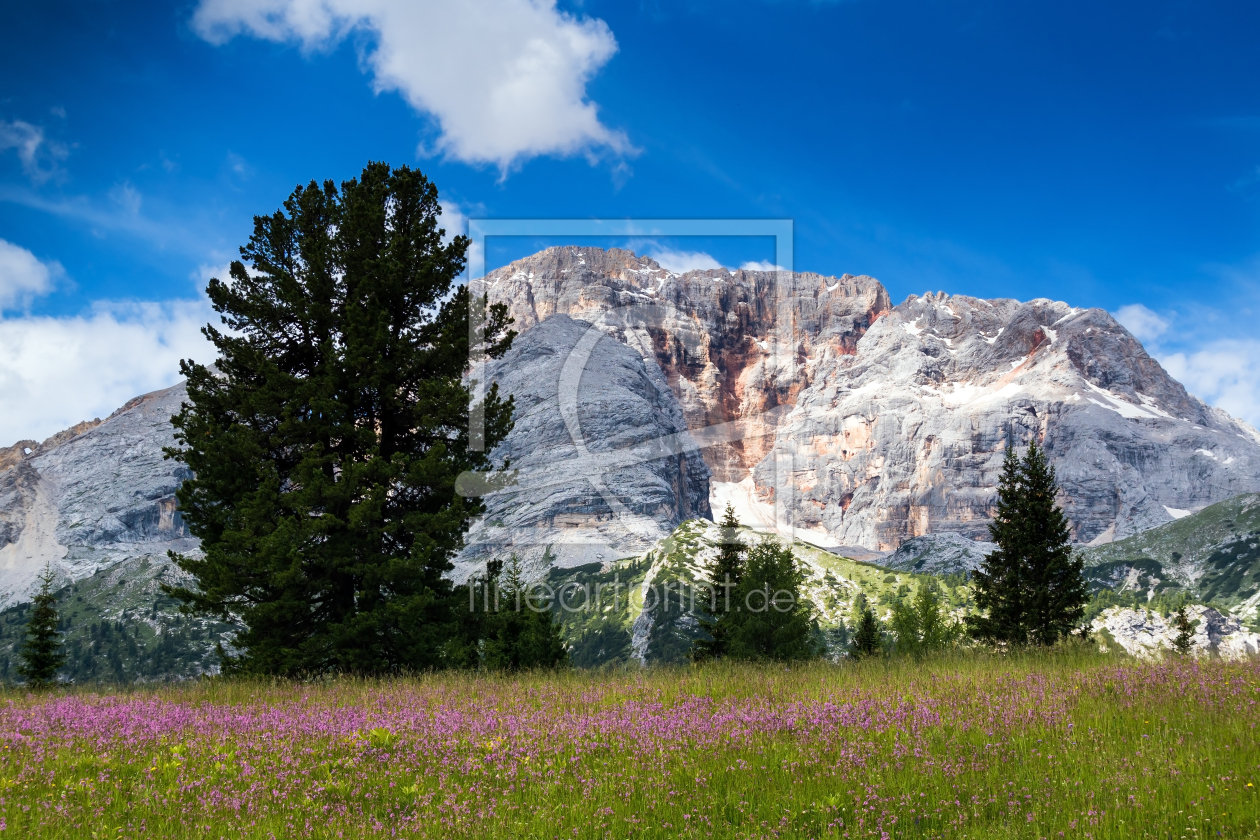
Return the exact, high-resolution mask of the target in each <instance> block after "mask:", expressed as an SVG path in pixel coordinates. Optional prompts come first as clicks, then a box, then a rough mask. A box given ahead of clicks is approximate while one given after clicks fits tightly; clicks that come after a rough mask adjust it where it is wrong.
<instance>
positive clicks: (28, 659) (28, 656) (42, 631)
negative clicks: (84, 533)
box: [17, 567, 66, 688]
mask: <svg viewBox="0 0 1260 840" xmlns="http://www.w3.org/2000/svg"><path fill="white" fill-rule="evenodd" d="M52 583H53V573H52V569H50V568H47V567H45V569H44V572H43V574H41V575H40V576H39V591H38V592H36V593H35V597H34V598H32V599H31V617H30V619H29V620H28V621H27V622H26V640H25V641H24V642H23V643H22V647H21V649H20V650H19V651H18V656H19V657H20V659H21V661H20V662H19V664H18V668H17V671H18V673H19V674H20V675H21V676H22V677H23V678H24V679H25V680H26V684H27V685H29V686H30V687H31V688H46V687H47V686H49V685H50V684H52V683H53V682H54V681H56V679H57V672H58V671H60V670H61V667H62V666H63V665H65V664H66V652H65V650H63V649H62V646H61V631H60V629H59V628H60V623H61V620H60V618H59V617H58V616H57V597H56V596H55V595H53V592H52Z"/></svg>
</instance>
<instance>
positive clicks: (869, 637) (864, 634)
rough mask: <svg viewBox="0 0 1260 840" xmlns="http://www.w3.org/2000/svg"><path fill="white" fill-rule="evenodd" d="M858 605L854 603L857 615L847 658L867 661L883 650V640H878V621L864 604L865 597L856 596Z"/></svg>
mask: <svg viewBox="0 0 1260 840" xmlns="http://www.w3.org/2000/svg"><path fill="white" fill-rule="evenodd" d="M858 599H859V600H860V603H855V604H854V608H855V609H856V610H857V613H858V623H857V629H856V631H855V632H854V633H853V644H852V645H851V646H850V647H849V656H851V657H852V658H853V659H868V658H870V657H872V656H877V655H879V653H880V652H881V651H882V650H883V640H882V639H881V638H880V632H879V620H878V619H876V618H875V612H874V611H873V610H872V609H871V607H870V605H869V604H867V602H866V597H865V596H863V595H858Z"/></svg>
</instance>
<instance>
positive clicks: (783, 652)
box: [719, 537, 822, 661]
mask: <svg viewBox="0 0 1260 840" xmlns="http://www.w3.org/2000/svg"><path fill="white" fill-rule="evenodd" d="M803 581H804V575H803V574H802V573H801V570H800V568H799V567H798V566H797V564H796V558H795V556H794V555H793V554H792V549H791V548H790V547H788V546H785V545H783V544H781V543H780V542H779V541H778V540H775V539H774V538H772V537H767V538H766V539H763V540H762V541H761V542H760V543H758V544H757V545H755V546H753V547H752V548H751V549H749V550H748V558H747V560H746V562H745V564H744V570H743V573H742V575H741V577H740V581H739V584H738V585H737V586H736V587H735V588H734V589H733V590H732V592H731V611H730V612H728V613H727V614H726V615H725V616H723V617H722V620H721V621H720V622H719V628H721V631H722V632H723V633H724V634H725V644H726V655H727V656H729V657H731V658H732V659H754V660H756V659H770V660H778V661H786V660H798V659H813V658H816V657H818V656H819V655H821V653H822V651H821V649H820V646H819V644H818V640H817V639H816V638H815V632H814V624H813V621H812V609H811V605H810V604H809V602H808V601H806V600H805V599H804V598H802V596H801V583H802V582H803ZM723 625H725V626H723Z"/></svg>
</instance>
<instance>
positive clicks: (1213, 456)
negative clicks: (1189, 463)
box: [1194, 449, 1216, 461]
mask: <svg viewBox="0 0 1260 840" xmlns="http://www.w3.org/2000/svg"><path fill="white" fill-rule="evenodd" d="M1194 451H1195V452H1197V453H1198V454H1200V455H1203V456H1206V457H1208V458H1211V459H1212V460H1213V461H1215V460H1216V454H1215V453H1213V452H1212V451H1211V450H1209V449H1196V450H1194Z"/></svg>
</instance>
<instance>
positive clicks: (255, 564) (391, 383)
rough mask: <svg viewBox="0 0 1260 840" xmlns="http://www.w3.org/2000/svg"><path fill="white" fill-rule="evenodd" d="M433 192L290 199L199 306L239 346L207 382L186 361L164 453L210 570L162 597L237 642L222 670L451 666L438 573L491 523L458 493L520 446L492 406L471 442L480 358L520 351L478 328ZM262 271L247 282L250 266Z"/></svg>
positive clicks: (498, 313) (362, 183)
mask: <svg viewBox="0 0 1260 840" xmlns="http://www.w3.org/2000/svg"><path fill="white" fill-rule="evenodd" d="M439 213H440V208H439V205H438V194H437V189H436V188H435V187H434V186H433V184H431V183H430V182H429V181H428V180H427V179H426V178H425V177H424V176H423V175H422V174H421V173H420V172H418V171H414V170H411V169H409V168H407V167H405V166H404V167H400V168H398V169H393V170H391V169H390V167H389V166H388V165H386V164H383V163H371V164H369V165H368V166H367V167H366V168H365V169H364V170H363V173H362V175H361V177H360V178H358V179H351V180H349V181H345V182H343V183H342V184H341V186H340V188H338V187H337V186H336V185H335V184H334V183H333V182H332V181H325V182H324V184H323V185H322V186H321V185H319V184H317V183H315V182H311V184H310V185H308V186H306V187H298V188H297V189H296V190H294V192H293V194H292V195H291V196H290V197H289V198H288V200H287V201H285V203H284V207H283V208H282V209H281V210H278V211H276V212H275V213H274V214H272V215H270V216H257V217H255V219H254V232H253V235H252V236H251V237H250V239H249V242H248V244H247V245H245V246H244V247H243V248H241V256H242V261H238V262H234V263H232V266H231V275H230V278H229V279H228V280H226V281H225V280H221V279H217V278H216V279H213V280H211V281H210V284H209V286H208V288H207V290H206V291H207V294H208V295H209V297H210V300H211V303H212V304H213V306H214V308H215V310H216V311H217V312H219V313H220V314H221V316H222V320H223V323H224V324H225V325H226V326H227V329H226V330H222V331H221V330H219V329H216V328H215V327H213V326H207V327H206V328H205V329H204V333H205V335H206V336H207V338H209V339H210V341H212V342H213V343H214V345H215V347H216V348H217V350H218V352H219V358H218V359H217V360H216V361H215V363H214V365H213V366H210V365H205V364H199V363H197V362H194V361H184V362H182V363H181V366H180V369H181V372H182V373H183V375H184V376H185V377H186V378H187V381H188V402H187V403H185V404H184V407H183V409H182V411H181V412H180V413H179V414H178V415H176V416H175V417H174V418H173V421H172V422H173V423H174V426H175V432H176V440H177V441H178V442H179V444H180V446H179V447H178V448H174V449H171V450H169V451H168V455H169V456H170V457H174V458H177V459H179V460H181V461H183V462H184V463H185V464H186V465H187V466H188V468H189V471H190V472H191V473H192V474H193V476H194V477H193V478H191V479H189V480H188V481H186V482H185V483H184V486H183V487H182V488H181V489H180V491H179V494H178V498H179V507H180V512H181V514H182V516H183V517H184V520H185V521H186V522H187V523H188V527H189V529H190V531H191V532H192V534H193V535H194V536H196V537H197V538H199V539H200V540H201V547H202V549H203V551H204V556H203V557H192V556H177V555H176V556H174V559H175V561H176V562H177V563H178V564H179V566H180V567H181V568H183V569H184V570H185V571H187V572H189V573H190V574H191V575H192V576H193V577H194V578H195V580H196V584H197V585H196V587H175V588H172V589H170V590H168V591H169V592H170V594H172V595H175V596H176V597H178V598H180V599H181V600H183V601H184V603H185V604H186V606H187V607H188V608H189V609H191V610H193V611H199V612H203V613H209V614H214V615H218V616H220V617H223V618H227V617H233V618H235V619H238V620H239V621H241V622H242V623H243V624H244V626H245V629H244V630H243V631H242V632H241V633H240V634H239V635H238V636H237V638H236V639H235V642H234V644H235V647H236V649H237V650H238V651H239V653H238V654H237V655H234V656H233V657H231V658H229V659H227V661H226V662H225V666H226V668H227V670H229V671H233V670H234V671H239V672H249V673H270V674H301V673H313V672H324V671H344V672H354V673H365V674H379V673H387V672H394V671H399V670H419V669H427V668H433V667H441V666H442V665H444V664H446V662H445V654H444V651H445V649H446V648H447V647H448V645H449V644H450V643H451V641H452V636H453V634H454V632H455V630H456V628H457V621H456V617H455V615H454V614H453V611H452V607H453V601H454V598H455V596H454V593H453V591H452V586H451V584H450V582H449V581H448V580H447V579H445V578H444V577H443V573H444V572H446V571H447V570H449V569H451V564H450V558H451V556H452V555H453V554H454V553H455V552H456V551H457V550H458V549H459V548H460V546H461V543H462V540H463V534H464V532H465V531H466V530H467V526H468V523H469V521H470V519H471V518H472V517H473V516H474V515H476V514H477V513H479V512H480V511H481V510H482V509H483V508H482V505H481V504H480V502H479V501H478V500H476V499H468V498H462V497H460V496H459V495H457V494H456V492H455V481H456V478H457V476H459V475H460V473H461V472H464V471H484V470H488V469H490V468H491V464H490V461H489V459H488V457H487V455H486V453H487V452H488V451H489V450H490V449H491V448H492V447H494V445H495V444H497V443H498V442H499V441H501V440H502V439H503V438H504V437H505V436H506V434H507V432H508V430H509V429H510V427H511V408H512V407H511V401H510V400H506V401H505V400H502V399H500V398H499V396H498V393H497V390H496V389H495V388H493V387H491V388H490V389H488V393H487V395H486V398H485V400H484V401H483V403H482V404H481V405H480V406H478V407H473V408H476V409H479V410H482V411H483V416H484V419H485V424H484V436H483V437H481V438H480V439H479V440H473V439H471V438H470V424H469V422H468V418H469V411H470V401H471V392H470V389H469V387H468V384H467V383H466V382H464V381H461V377H462V376H463V375H464V373H465V371H466V369H467V365H468V358H469V351H470V348H469V344H470V326H471V328H472V335H473V337H474V338H475V339H477V340H476V341H474V349H475V350H477V351H480V352H485V353H486V354H487V355H489V356H491V357H495V356H498V355H501V354H502V353H503V352H505V351H506V350H507V347H508V345H509V344H510V342H511V339H512V336H513V335H514V333H513V332H511V331H510V330H509V329H508V324H509V322H510V319H508V318H507V312H506V308H504V307H502V306H498V307H490V310H489V317H488V318H487V319H486V320H485V321H484V322H482V323H478V322H476V321H474V322H472V323H471V324H470V307H469V297H468V291H467V287H466V286H458V287H455V281H456V278H457V277H458V275H459V274H460V273H461V272H462V271H463V268H464V254H465V251H466V250H467V247H468V240H467V238H466V237H463V236H457V237H455V238H454V239H453V240H451V241H450V242H449V243H444V242H443V231H442V230H441V229H440V228H439V227H438V216H439ZM247 265H248V268H247V267H246V266H247Z"/></svg>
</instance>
